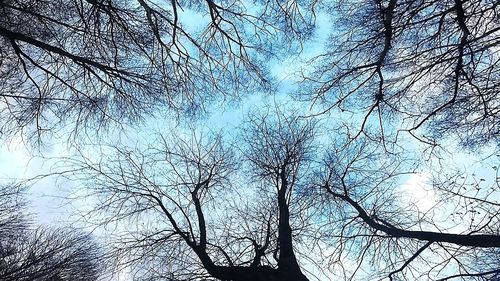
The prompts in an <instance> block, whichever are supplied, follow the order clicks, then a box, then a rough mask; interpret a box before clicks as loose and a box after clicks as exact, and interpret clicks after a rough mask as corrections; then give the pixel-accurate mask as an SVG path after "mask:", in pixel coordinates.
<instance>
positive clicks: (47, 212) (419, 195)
mask: <svg viewBox="0 0 500 281" xmlns="http://www.w3.org/2000/svg"><path fill="white" fill-rule="evenodd" d="M181 18H184V20H185V25H186V26H188V28H189V29H192V30H196V29H198V28H200V27H201V26H202V24H203V22H202V21H200V20H199V14H196V13H194V12H192V11H190V10H189V9H184V11H183V12H182V13H181ZM186 19H187V20H186ZM317 25H318V28H317V30H316V35H315V36H313V38H314V40H311V41H309V42H307V44H305V45H304V52H303V53H302V55H301V57H300V58H297V57H294V58H289V59H286V60H284V61H272V62H271V64H272V67H271V73H272V74H273V75H274V76H275V77H276V78H277V79H278V80H279V81H280V86H279V89H280V91H279V92H278V93H277V94H276V95H275V96H265V95H264V94H259V93H256V94H255V95H250V96H248V97H246V98H244V99H243V101H242V102H241V103H240V105H238V106H235V107H233V108H226V109H225V111H218V110H217V109H212V110H211V111H213V115H212V116H211V117H209V118H207V119H203V120H200V121H198V123H199V124H201V125H210V127H211V128H213V129H234V127H235V126H237V125H238V124H239V122H241V120H242V118H243V117H244V114H245V113H246V112H248V111H249V110H250V109H252V108H258V107H262V105H265V104H272V103H273V102H274V101H279V102H281V101H283V100H290V98H289V96H288V94H289V93H290V92H292V91H295V90H300V89H298V88H297V87H296V86H295V85H294V82H297V78H296V76H295V73H296V71H297V70H299V69H300V68H301V67H306V64H305V63H304V61H305V60H306V59H308V58H311V57H312V56H314V55H317V54H319V53H321V51H323V46H324V42H325V41H326V40H327V39H328V33H329V32H328V31H329V30H330V29H331V23H330V20H329V17H328V16H327V15H326V14H318V18H317ZM166 123H168V121H166ZM162 126H165V124H162V123H159V122H157V119H153V120H150V121H146V127H145V128H143V131H144V132H151V131H155V130H156V131H161V130H162V129H163V128H162ZM142 137H144V138H147V133H146V134H145V135H144V136H142ZM27 146H29V145H27V144H26V143H24V142H23V141H22V139H21V138H19V137H18V138H13V139H12V140H11V141H9V142H7V143H3V144H2V146H1V147H0V182H3V183H5V182H9V181H15V180H17V179H28V178H32V177H35V176H37V175H40V174H47V173H50V172H51V167H52V166H53V165H54V164H55V162H54V160H49V159H50V158H52V157H61V156H66V155H68V150H67V146H66V145H65V137H60V138H59V139H58V138H55V139H53V140H50V141H49V142H46V146H45V147H44V148H42V150H41V151H40V152H36V151H33V150H31V149H28V148H27ZM34 153H36V154H42V155H43V157H44V158H41V157H33V156H32V155H33V154H34ZM480 157H481V155H476V154H468V153H465V152H464V153H459V154H454V155H453V156H452V157H450V158H449V159H447V160H446V161H449V162H450V163H453V164H454V165H456V166H458V167H461V168H468V170H470V169H472V170H475V171H476V172H475V173H476V174H477V175H478V176H479V177H482V178H485V181H486V184H487V183H491V184H493V182H494V181H495V178H496V175H495V173H494V172H492V170H491V166H494V165H495V164H494V163H495V162H496V161H498V158H497V157H495V156H493V157H492V158H489V159H488V161H486V162H485V163H482V164H481V162H482V161H481V158H480ZM53 180H54V179H53V178H48V179H43V180H40V181H38V182H37V183H36V184H34V185H33V186H32V188H31V189H30V195H29V199H30V202H31V204H30V210H31V211H33V212H34V213H35V214H36V216H37V220H38V221H39V222H40V223H44V224H51V225H61V224H65V222H67V221H68V215H69V214H68V211H67V207H65V206H64V205H63V203H64V201H61V199H58V198H59V197H64V196H66V195H67V193H66V191H65V190H64V189H60V188H58V184H56V183H55V182H54V181H53ZM430 181H431V171H425V170H422V171H420V172H418V173H415V174H413V175H409V176H408V177H406V180H405V181H404V182H403V183H402V184H401V185H400V187H399V192H400V194H401V200H402V202H403V203H405V204H408V208H415V207H416V206H418V208H420V211H427V210H429V209H431V208H432V207H433V206H434V204H435V203H436V201H437V200H438V199H437V198H436V196H437V195H436V192H435V191H433V190H432V189H431V182H430ZM61 186H65V188H66V189H67V190H71V188H72V185H71V183H66V184H64V185H61ZM497 195H498V194H497ZM497 199H498V196H497ZM121 279H122V280H127V279H128V277H126V273H124V276H122V278H121Z"/></svg>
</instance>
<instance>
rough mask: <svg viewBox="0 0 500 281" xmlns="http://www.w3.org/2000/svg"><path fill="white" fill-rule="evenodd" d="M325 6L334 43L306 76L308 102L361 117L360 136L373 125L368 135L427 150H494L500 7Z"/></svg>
mask: <svg viewBox="0 0 500 281" xmlns="http://www.w3.org/2000/svg"><path fill="white" fill-rule="evenodd" d="M326 5H329V6H330V8H331V11H332V16H333V17H334V18H335V19H336V21H335V27H334V30H333V37H332V39H331V41H330V42H331V43H330V45H328V52H326V53H324V54H322V55H320V56H318V57H317V58H316V59H315V61H316V62H317V64H316V65H317V66H318V67H317V68H314V70H313V71H312V74H311V75H307V74H306V75H305V76H306V78H305V80H306V81H308V82H310V84H309V85H311V87H312V92H306V93H304V95H306V96H308V97H310V98H311V97H312V99H314V100H315V101H317V102H323V105H324V108H325V110H326V111H330V110H332V109H334V108H339V109H341V110H347V111H353V112H358V113H362V114H363V115H364V118H362V119H361V120H356V122H357V126H358V128H360V132H359V134H361V133H364V134H366V133H367V130H366V129H367V128H368V127H369V126H370V125H372V126H377V127H379V128H380V130H378V131H376V132H375V131H373V130H372V131H371V133H372V135H373V136H372V137H374V136H375V133H377V135H378V136H380V135H382V137H384V133H386V134H388V135H390V136H391V137H396V138H397V136H398V135H399V133H401V132H407V133H409V134H411V135H413V136H414V137H415V138H417V139H419V140H421V141H423V142H427V143H429V144H436V143H438V142H440V141H442V137H446V136H452V137H453V140H454V141H458V142H460V143H461V144H462V145H464V146H468V147H477V146H478V145H481V144H484V143H488V142H490V141H491V142H493V143H495V144H497V141H498V134H499V127H498V124H500V122H499V107H498V102H497V100H498V99H499V97H498V92H499V91H498V88H499V84H498V83H499V82H498V81H500V79H499V72H498V69H499V67H498V63H499V56H498V45H499V44H500V35H499V34H500V32H499V28H500V25H499V22H498V1H462V0H454V1H401V0H387V1H382V0H380V1H379V0H377V1H332V2H331V3H330V2H329V4H326ZM394 124H396V125H395V130H394V128H392V127H391V126H390V125H394ZM384 129H385V130H386V132H384ZM419 129H420V130H419ZM422 129H425V130H422ZM394 131H397V132H398V134H396V132H394ZM386 140H387V141H388V140H392V139H386Z"/></svg>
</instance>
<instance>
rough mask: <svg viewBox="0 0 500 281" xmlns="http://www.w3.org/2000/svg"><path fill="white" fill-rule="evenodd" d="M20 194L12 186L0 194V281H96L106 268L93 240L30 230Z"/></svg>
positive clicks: (70, 232)
mask: <svg viewBox="0 0 500 281" xmlns="http://www.w3.org/2000/svg"><path fill="white" fill-rule="evenodd" d="M22 190H23V189H20V188H19V187H18V186H14V185H4V186H2V188H1V190H0V191H1V192H0V201H1V202H2V205H1V206H2V208H1V209H0V280H5V281H7V280H8V281H24V280H25V281H32V280H37V281H42V280H47V281H48V280H51V281H55V280H61V281H62V280H81V281H95V280H99V278H100V277H101V276H103V275H102V274H103V272H104V271H103V270H104V268H105V267H104V263H103V261H104V260H103V256H102V249H101V248H100V246H99V245H98V244H97V243H96V242H95V241H94V239H93V237H92V236H91V235H89V234H84V233H81V232H78V231H76V230H74V229H69V228H67V229H63V228H49V227H42V226H40V227H35V226H33V223H32V222H31V221H29V220H28V217H27V215H24V209H25V206H24V205H23V204H24V198H23V197H24V194H23V192H22Z"/></svg>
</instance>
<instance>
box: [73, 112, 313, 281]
mask: <svg viewBox="0 0 500 281" xmlns="http://www.w3.org/2000/svg"><path fill="white" fill-rule="evenodd" d="M244 130H245V133H244V135H243V136H242V143H239V144H235V145H237V146H239V147H240V148H241V149H242V150H243V151H244V152H243V155H241V156H237V155H238V153H237V152H235V149H236V150H237V148H236V147H231V146H228V145H227V144H226V143H224V140H223V136H222V135H220V134H217V133H215V134H209V135H208V136H206V135H203V134H200V133H193V134H192V135H191V136H190V138H189V137H188V138H186V137H174V138H171V139H169V138H163V137H162V143H161V147H160V146H158V145H156V146H155V147H154V148H149V149H146V150H145V151H143V152H136V151H131V150H126V149H122V148H118V147H113V148H112V149H111V151H109V150H106V151H107V152H108V153H113V151H114V153H113V154H114V155H113V156H112V157H110V158H107V157H106V158H104V159H101V160H99V161H98V162H93V161H90V159H86V158H83V160H84V161H82V162H79V163H77V165H79V166H80V167H81V168H83V169H80V168H79V169H77V170H76V172H78V174H79V176H80V177H82V178H84V179H86V180H87V181H88V184H87V185H86V189H87V188H88V189H90V190H91V191H90V194H93V195H97V198H99V199H100V200H101V201H100V202H99V203H98V205H97V206H96V209H95V210H94V211H93V215H92V217H94V218H96V217H101V218H103V220H102V221H101V223H103V224H105V225H107V226H108V227H109V225H110V223H111V222H115V221H120V222H125V223H127V224H129V225H134V226H133V227H129V228H128V229H129V231H130V233H128V235H126V234H123V233H121V234H120V235H118V237H119V243H118V246H117V247H119V248H121V249H117V252H118V253H120V252H121V257H129V260H128V261H129V262H132V264H134V263H135V266H134V268H136V270H137V272H136V274H137V276H136V277H137V278H139V276H143V277H144V276H146V277H148V276H149V277H150V278H153V279H154V277H156V278H160V277H164V278H166V279H172V280H184V279H188V280H198V279H199V280H201V279H206V278H209V279H211V278H216V279H220V280H306V277H305V276H304V274H303V273H302V269H301V267H300V266H299V262H298V261H297V258H296V256H295V247H294V243H295V240H296V237H295V234H296V231H297V230H298V229H300V228H304V227H305V224H306V222H304V221H301V220H300V219H301V218H302V217H301V214H300V213H299V212H300V210H299V207H301V208H305V207H303V206H302V205H301V204H300V202H295V195H294V193H295V189H296V188H297V186H299V185H300V184H302V179H301V176H302V173H303V172H305V171H306V170H307V166H308V162H310V158H309V156H310V151H311V145H312V140H313V136H314V124H313V123H311V122H306V121H299V120H297V119H296V118H288V117H284V116H280V117H279V118H274V117H271V116H266V115H255V116H253V117H252V118H251V119H250V120H249V121H248V123H247V124H246V125H245V129H244ZM242 171H245V172H242ZM245 173H246V174H247V175H245ZM238 179H242V181H241V182H240V181H239V180H238ZM125 237H127V238H125ZM120 246H121V247H120ZM130 257H132V258H130ZM130 259H131V260H130ZM137 264H138V266H137Z"/></svg>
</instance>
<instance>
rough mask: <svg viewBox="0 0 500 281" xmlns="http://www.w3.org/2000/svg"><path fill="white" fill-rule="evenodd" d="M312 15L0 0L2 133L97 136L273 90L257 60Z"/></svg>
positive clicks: (265, 8)
mask: <svg viewBox="0 0 500 281" xmlns="http://www.w3.org/2000/svg"><path fill="white" fill-rule="evenodd" d="M303 13H304V15H303ZM305 13H306V11H305V10H303V9H302V10H301V9H299V7H298V4H297V3H295V2H294V1H289V2H287V4H286V5H281V4H279V3H277V2H273V1H268V2H266V3H263V4H262V5H260V4H259V5H255V7H253V8H252V7H247V6H244V5H243V2H240V1H238V0H235V1H226V2H224V3H215V2H213V1H211V0H207V1H201V2H190V1H187V2H182V1H176V0H173V1H161V2H158V1H149V0H95V1H94V0H78V1H68V0H43V1H38V0H37V1H34V0H33V1H24V0H23V1H18V0H5V1H1V2H0V85H1V86H0V87H1V88H0V90H1V94H0V118H1V119H2V122H1V124H0V129H1V133H2V134H11V133H17V132H19V131H22V132H25V133H32V132H35V133H38V134H40V133H43V132H44V131H47V130H51V129H53V128H54V126H56V125H57V123H60V122H63V123H71V124H73V125H74V126H75V127H76V128H77V129H79V128H80V129H82V130H83V129H85V128H87V127H86V125H89V124H90V125H91V128H92V132H95V131H96V130H99V129H101V128H102V127H103V126H105V124H106V122H109V121H116V122H117V123H118V124H119V123H120V122H125V121H127V122H128V121H131V120H135V119H138V118H140V117H141V116H144V115H146V114H151V113H154V112H155V111H154V109H155V108H158V107H163V108H170V109H174V112H177V113H188V114H194V113H195V112H196V111H197V110H199V109H200V108H202V107H203V106H204V105H206V104H207V103H209V102H210V101H213V100H222V99H231V98H234V97H237V96H238V95H241V93H242V92H245V91H248V90H249V89H250V88H253V87H252V85H255V86H266V85H268V81H267V78H266V77H265V70H264V69H263V68H262V67H261V66H260V64H259V63H258V59H257V56H254V55H256V54H257V53H262V54H264V53H266V54H269V53H270V52H271V49H264V48H263V46H269V42H270V40H272V38H274V39H276V38H277V37H276V36H277V35H278V34H282V35H284V36H286V37H294V38H297V37H299V38H300V37H304V36H306V35H307V34H309V32H310V24H309V23H308V22H307V19H308V17H307V16H306V15H305ZM196 17H200V19H199V20H195V18H196ZM193 22H199V23H200V27H190V25H193ZM282 31H286V32H282ZM275 35H276V36H275ZM241 86H243V87H241ZM28 129H29V130H28Z"/></svg>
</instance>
